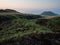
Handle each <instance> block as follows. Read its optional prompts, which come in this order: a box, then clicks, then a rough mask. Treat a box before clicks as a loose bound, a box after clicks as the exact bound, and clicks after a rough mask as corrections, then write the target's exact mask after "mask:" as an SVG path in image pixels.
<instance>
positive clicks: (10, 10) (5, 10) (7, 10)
mask: <svg viewBox="0 0 60 45" xmlns="http://www.w3.org/2000/svg"><path fill="white" fill-rule="evenodd" d="M0 12H1V13H2V12H17V11H16V10H12V9H0Z"/></svg>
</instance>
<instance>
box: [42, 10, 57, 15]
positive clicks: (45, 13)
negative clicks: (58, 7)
mask: <svg viewBox="0 0 60 45" xmlns="http://www.w3.org/2000/svg"><path fill="white" fill-rule="evenodd" d="M41 15H47V16H55V15H57V14H55V13H53V12H51V11H44V12H43V13H41Z"/></svg>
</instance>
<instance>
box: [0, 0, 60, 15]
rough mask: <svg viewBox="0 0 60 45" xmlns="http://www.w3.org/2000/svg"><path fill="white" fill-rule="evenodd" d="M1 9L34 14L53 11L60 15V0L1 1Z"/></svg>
mask: <svg viewBox="0 0 60 45" xmlns="http://www.w3.org/2000/svg"><path fill="white" fill-rule="evenodd" d="M0 9H15V10H17V11H19V12H22V13H33V14H39V13H41V12H43V11H53V12H55V13H58V14H60V0H0Z"/></svg>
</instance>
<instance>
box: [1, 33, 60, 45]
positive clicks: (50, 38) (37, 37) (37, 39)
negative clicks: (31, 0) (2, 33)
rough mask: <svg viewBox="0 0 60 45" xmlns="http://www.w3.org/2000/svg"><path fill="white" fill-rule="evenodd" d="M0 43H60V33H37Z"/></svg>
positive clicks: (46, 44)
mask: <svg viewBox="0 0 60 45" xmlns="http://www.w3.org/2000/svg"><path fill="white" fill-rule="evenodd" d="M0 45H60V33H39V34H37V33H35V34H30V35H25V36H23V37H19V36H18V38H11V39H9V40H6V41H4V42H1V43H0Z"/></svg>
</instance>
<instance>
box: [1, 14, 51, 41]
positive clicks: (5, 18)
mask: <svg viewBox="0 0 60 45" xmlns="http://www.w3.org/2000/svg"><path fill="white" fill-rule="evenodd" d="M28 17H29V18H28ZM39 17H40V16H38V15H24V14H23V15H22V14H20V15H19V14H15V15H9V14H8V15H6V14H5V15H0V42H1V41H4V40H8V39H10V38H13V37H18V36H23V35H29V34H31V33H36V32H38V33H40V32H52V31H51V30H50V29H47V28H45V27H42V26H39V25H38V24H35V21H34V20H36V19H38V18H39ZM40 18H41V17H40Z"/></svg>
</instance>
